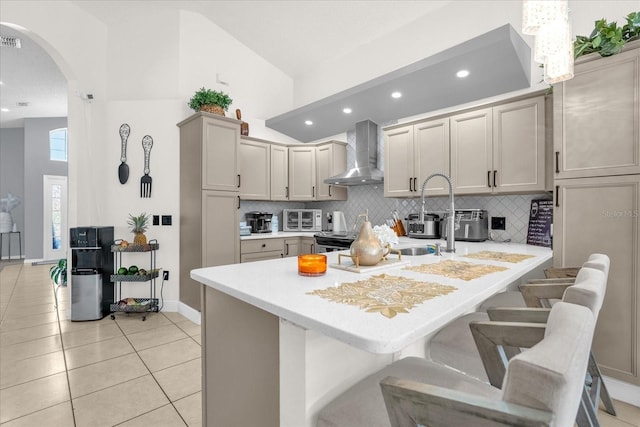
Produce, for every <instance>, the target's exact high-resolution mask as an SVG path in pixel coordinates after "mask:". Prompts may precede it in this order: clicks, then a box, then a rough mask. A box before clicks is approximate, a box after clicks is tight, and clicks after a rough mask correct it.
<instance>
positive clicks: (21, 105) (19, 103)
mask: <svg viewBox="0 0 640 427" xmlns="http://www.w3.org/2000/svg"><path fill="white" fill-rule="evenodd" d="M28 106H29V103H28V102H25V101H19V102H16V107H28Z"/></svg>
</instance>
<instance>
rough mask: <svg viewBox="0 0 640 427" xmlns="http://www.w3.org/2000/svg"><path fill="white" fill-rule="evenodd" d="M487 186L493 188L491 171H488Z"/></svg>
mask: <svg viewBox="0 0 640 427" xmlns="http://www.w3.org/2000/svg"><path fill="white" fill-rule="evenodd" d="M487 187H489V188H491V171H487Z"/></svg>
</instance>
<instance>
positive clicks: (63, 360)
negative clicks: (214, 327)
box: [0, 264, 640, 427]
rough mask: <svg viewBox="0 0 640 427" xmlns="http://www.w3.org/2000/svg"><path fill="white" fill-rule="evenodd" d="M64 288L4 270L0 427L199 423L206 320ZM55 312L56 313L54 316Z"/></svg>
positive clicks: (609, 422) (32, 274)
mask: <svg viewBox="0 0 640 427" xmlns="http://www.w3.org/2000/svg"><path fill="white" fill-rule="evenodd" d="M67 292H68V289H66V288H60V289H59V290H58V299H59V301H60V304H59V306H60V310H59V311H56V309H55V302H56V300H55V296H54V292H53V289H52V286H51V283H50V280H49V266H30V265H26V264H24V265H23V264H10V265H5V266H4V267H3V268H2V270H0V425H1V426H2V427H14V426H25V427H32V426H53V427H67V426H70V427H71V426H78V427H84V426H90V427H94V426H96V427H97V426H116V425H117V426H124V427H135V426H149V425H154V426H167V427H172V426H185V425H187V426H200V425H201V424H202V412H201V399H202V394H201V364H200V327H199V326H198V325H196V324H194V323H193V322H191V321H189V320H188V319H186V318H185V317H183V316H181V315H180V314H178V313H171V312H160V313H149V314H148V315H147V320H146V321H144V322H143V321H142V320H141V318H140V316H139V315H136V314H132V315H130V316H127V315H126V314H123V313H118V315H117V317H116V320H115V321H114V320H111V319H110V318H109V317H106V318H104V319H103V320H99V321H94V322H71V321H69V320H68V319H67V318H66V311H67V310H66V308H67V306H66V303H65V302H64V301H67V296H68V295H67V294H66V293H67ZM58 316H59V317H58ZM615 405H616V410H617V411H618V416H617V417H613V416H611V415H609V414H607V413H605V412H603V411H600V412H599V419H600V424H601V426H603V427H629V426H636V427H640V408H637V407H635V406H631V405H628V404H625V403H623V402H615Z"/></svg>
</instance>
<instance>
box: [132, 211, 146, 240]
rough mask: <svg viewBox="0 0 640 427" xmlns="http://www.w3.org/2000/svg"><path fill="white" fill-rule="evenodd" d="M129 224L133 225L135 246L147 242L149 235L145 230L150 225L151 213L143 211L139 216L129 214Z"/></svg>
mask: <svg viewBox="0 0 640 427" xmlns="http://www.w3.org/2000/svg"><path fill="white" fill-rule="evenodd" d="M127 224H129V226H131V232H132V233H133V234H134V237H133V244H134V246H144V245H146V244H147V236H145V234H144V232H145V231H147V228H148V227H149V215H147V214H146V213H141V214H140V215H138V216H134V215H131V214H129V219H128V220H127Z"/></svg>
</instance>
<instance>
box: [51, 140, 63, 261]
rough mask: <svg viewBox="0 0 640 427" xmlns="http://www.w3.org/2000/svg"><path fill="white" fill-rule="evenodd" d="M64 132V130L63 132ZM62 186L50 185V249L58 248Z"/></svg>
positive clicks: (60, 231) (60, 227)
mask: <svg viewBox="0 0 640 427" xmlns="http://www.w3.org/2000/svg"><path fill="white" fill-rule="evenodd" d="M65 133H66V132H65ZM61 199H62V186H61V185H58V184H55V185H52V186H51V249H60V243H61V238H62V215H61V210H62V203H61Z"/></svg>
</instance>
